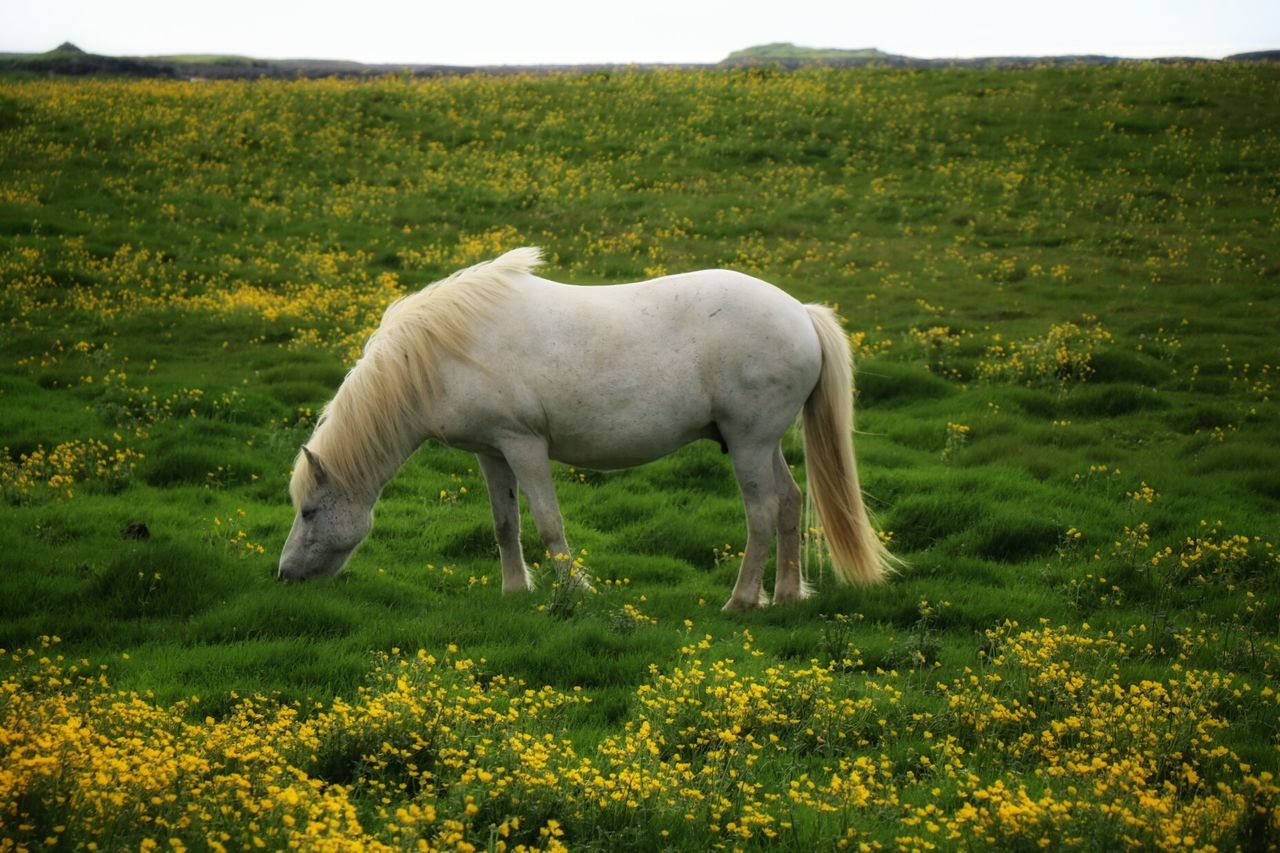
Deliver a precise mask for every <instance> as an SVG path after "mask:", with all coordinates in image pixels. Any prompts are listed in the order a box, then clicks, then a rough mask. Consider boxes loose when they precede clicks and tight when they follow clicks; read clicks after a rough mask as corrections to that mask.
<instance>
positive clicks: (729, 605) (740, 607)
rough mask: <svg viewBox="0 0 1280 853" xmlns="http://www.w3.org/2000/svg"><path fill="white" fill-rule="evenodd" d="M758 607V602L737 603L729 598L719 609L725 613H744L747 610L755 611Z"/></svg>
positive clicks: (737, 601) (736, 600)
mask: <svg viewBox="0 0 1280 853" xmlns="http://www.w3.org/2000/svg"><path fill="white" fill-rule="evenodd" d="M759 606H760V602H758V601H739V600H738V599H736V598H731V599H729V600H728V601H726V602H725V605H724V607H721V608H720V609H721V610H722V611H724V612H725V613H746V612H747V611H748V610H755V609H756V608H757V607H759Z"/></svg>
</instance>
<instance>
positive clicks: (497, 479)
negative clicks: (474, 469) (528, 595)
mask: <svg viewBox="0 0 1280 853" xmlns="http://www.w3.org/2000/svg"><path fill="white" fill-rule="evenodd" d="M476 459H477V460H478V461H479V462H480V470H481V472H483V473H484V482H485V485H486V486H488V488H489V508H490V509H491V510H493V535H494V538H495V539H497V540H498V555H499V557H500V558H501V560H502V591H503V592H516V591H519V590H528V589H533V578H532V577H531V576H530V574H529V569H528V567H527V566H525V564H524V555H523V554H522V553H520V502H519V500H518V499H517V498H516V475H515V472H513V471H512V470H511V466H510V465H508V464H507V461H506V460H505V459H503V458H501V457H499V456H483V455H479V454H477V455H476Z"/></svg>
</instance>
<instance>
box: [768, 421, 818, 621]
mask: <svg viewBox="0 0 1280 853" xmlns="http://www.w3.org/2000/svg"><path fill="white" fill-rule="evenodd" d="M773 479H774V483H775V485H776V487H777V490H778V576H777V579H776V580H775V581H774V584H773V603H774V604H786V603H788V602H791V601H796V600H798V599H801V598H806V597H808V595H809V585H808V584H807V583H805V580H804V576H803V575H802V574H801V573H800V515H801V501H802V499H803V495H802V494H801V493H800V487H799V486H797V485H796V478H795V477H793V476H791V469H790V468H788V467H787V460H786V459H785V458H784V457H783V455H782V447H781V445H779V446H778V447H777V449H775V450H774V453H773Z"/></svg>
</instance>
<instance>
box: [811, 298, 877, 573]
mask: <svg viewBox="0 0 1280 853" xmlns="http://www.w3.org/2000/svg"><path fill="white" fill-rule="evenodd" d="M805 308H806V309H807V310H808V311H809V319H810V320H811V321H812V322H813V328H814V331H816V332H817V333H818V340H819V342H820V343H821V345H822V372H821V373H820V374H819V376H818V384H817V385H816V386H815V387H814V389H813V393H811V394H810V395H809V399H808V400H806V401H805V404H804V457H805V466H806V469H807V471H808V475H809V476H808V479H809V493H810V494H811V495H812V497H813V502H814V504H815V506H816V507H817V510H818V519H819V521H821V523H822V530H823V533H824V536H825V538H826V541H827V547H828V549H829V550H830V552H831V561H832V563H833V564H834V565H835V571H836V577H837V578H839V579H840V580H841V581H843V582H845V583H856V584H873V583H881V582H882V581H883V580H884V579H885V575H887V574H889V573H891V572H892V571H893V569H894V564H895V563H896V562H897V560H896V559H895V558H894V557H893V556H892V555H891V554H889V552H888V550H886V549H885V547H884V545H883V544H882V543H881V542H880V537H879V536H877V535H876V532H875V530H873V529H872V527H871V520H870V519H869V518H868V517H867V509H866V507H865V506H863V503H862V488H861V487H860V486H859V485H858V467H857V464H856V463H855V461H854V458H853V357H852V354H851V353H850V351H849V340H848V338H847V337H845V333H844V329H842V328H841V327H840V321H839V319H837V317H836V315H835V312H834V311H832V310H831V309H830V308H828V307H826V306H825V305H806V306H805Z"/></svg>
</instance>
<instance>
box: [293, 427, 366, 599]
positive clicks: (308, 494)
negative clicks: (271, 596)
mask: <svg viewBox="0 0 1280 853" xmlns="http://www.w3.org/2000/svg"><path fill="white" fill-rule="evenodd" d="M289 491H290V493H291V494H292V496H293V505H294V509H296V510H297V515H296V516H294V519H293V527H292V528H291V529H290V530H289V538H288V539H286V540H285V543H284V550H283V551H282V552H281V553H280V569H279V572H278V577H279V578H280V580H290V581H298V580H307V579H308V578H327V577H332V576H333V575H336V574H337V573H338V572H340V571H342V567H343V566H345V565H346V564H347V560H349V559H350V558H351V555H352V554H353V553H355V550H356V548H357V547H359V545H360V543H361V542H363V541H364V538H365V537H366V536H368V535H369V530H370V529H371V528H372V527H373V508H372V502H371V501H365V500H362V499H360V498H358V497H356V496H354V495H352V494H350V492H348V491H347V490H345V489H341V488H339V487H338V484H336V483H335V482H334V481H333V479H332V478H331V477H330V476H329V474H328V472H327V471H326V470H325V467H324V463H323V462H321V460H320V457H319V456H318V455H316V454H315V453H313V452H312V451H311V450H310V449H308V448H307V447H306V446H305V445H304V446H303V448H302V453H301V454H299V455H298V460H297V463H296V464H295V466H294V470H293V482H292V483H291V484H290V489H289Z"/></svg>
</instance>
